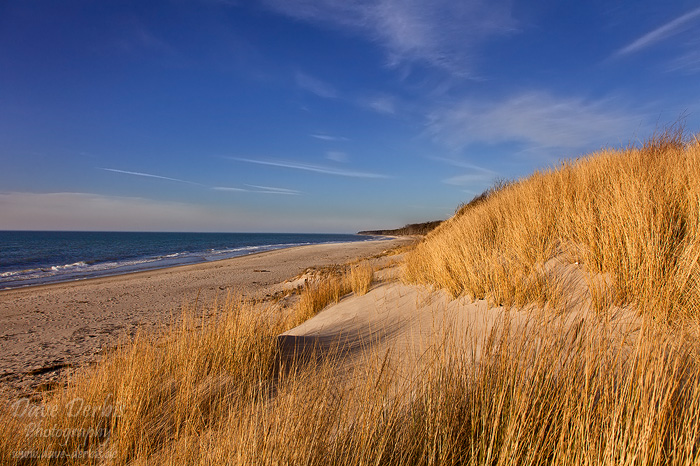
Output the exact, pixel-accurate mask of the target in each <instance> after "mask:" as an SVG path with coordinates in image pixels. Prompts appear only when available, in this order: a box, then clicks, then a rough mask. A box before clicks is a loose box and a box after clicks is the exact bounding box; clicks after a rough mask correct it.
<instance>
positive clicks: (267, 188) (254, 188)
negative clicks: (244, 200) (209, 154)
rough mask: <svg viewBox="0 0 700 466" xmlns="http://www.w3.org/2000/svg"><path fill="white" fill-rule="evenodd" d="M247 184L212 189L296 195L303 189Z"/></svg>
mask: <svg viewBox="0 0 700 466" xmlns="http://www.w3.org/2000/svg"><path fill="white" fill-rule="evenodd" d="M246 186H247V187H248V188H238V187H233V186H214V187H212V188H211V189H213V190H214V191H225V192H234V193H253V194H285V195H294V196H298V195H299V194H301V191H297V190H296V189H287V188H275V187H272V186H258V185H253V184H247V185H246ZM250 188H252V189H250Z"/></svg>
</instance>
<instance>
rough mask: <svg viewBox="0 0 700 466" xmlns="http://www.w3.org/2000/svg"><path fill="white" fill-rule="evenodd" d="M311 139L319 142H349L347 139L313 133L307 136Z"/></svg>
mask: <svg viewBox="0 0 700 466" xmlns="http://www.w3.org/2000/svg"><path fill="white" fill-rule="evenodd" d="M309 136H311V137H312V138H315V139H320V140H321V141H333V142H344V141H349V139H348V138H346V137H344V136H331V135H330V134H323V133H315V134H309Z"/></svg>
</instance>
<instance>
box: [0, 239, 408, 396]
mask: <svg viewBox="0 0 700 466" xmlns="http://www.w3.org/2000/svg"><path fill="white" fill-rule="evenodd" d="M410 241H411V240H406V239H392V240H383V241H367V242H360V243H343V244H326V245H313V246H302V247H296V248H290V249H283V250H278V251H270V252H265V253H260V254H254V255H249V256H243V257H237V258H234V259H228V260H222V261H216V262H209V263H204V264H196V265H187V266H181V267H173V268H168V269H161V270H153V271H146V272H138V273H132V274H127V275H119V276H115V277H106V278H96V279H90V280H82V281H74V282H67V283H57V284H52V285H44V286H35V287H28V288H22V289H15V290H4V291H0V371H1V372H0V394H3V395H5V396H17V395H25V394H27V393H29V392H31V391H33V390H35V389H37V388H41V387H42V386H43V385H45V384H50V383H51V382H53V381H55V380H56V379H57V378H58V377H60V376H61V375H62V374H64V373H65V372H66V370H68V369H69V368H70V367H77V366H80V365H83V364H86V363H89V362H92V361H94V360H95V359H96V358H97V356H98V355H99V353H100V352H101V351H102V350H103V349H105V348H109V347H111V346H113V345H115V344H116V343H118V342H119V340H120V338H122V337H124V336H131V335H133V334H134V333H135V332H136V331H137V329H139V330H141V329H142V330H145V331H149V330H151V329H154V328H158V327H161V326H164V325H167V324H168V323H169V322H171V321H172V320H173V319H177V317H178V315H179V313H180V311H181V309H182V306H183V305H185V306H189V307H192V306H194V304H195V301H197V302H198V303H200V305H201V306H203V305H206V303H211V302H212V301H213V299H215V298H216V297H221V298H223V297H225V296H226V295H227V294H228V293H229V292H235V293H239V294H243V295H245V296H247V297H256V298H265V297H266V296H270V295H272V294H274V293H277V292H279V291H282V290H283V289H284V288H285V281H287V280H289V279H291V278H293V277H295V276H297V275H299V274H300V273H302V272H303V271H304V270H306V269H307V268H309V267H322V266H327V265H332V264H343V263H346V262H348V261H351V260H353V259H356V258H360V257H368V256H372V255H376V254H379V253H381V252H383V251H386V250H388V249H391V248H393V247H396V246H399V245H403V244H407V243H408V242H410Z"/></svg>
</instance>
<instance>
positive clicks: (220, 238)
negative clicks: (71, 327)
mask: <svg viewBox="0 0 700 466" xmlns="http://www.w3.org/2000/svg"><path fill="white" fill-rule="evenodd" d="M376 239H377V237H370V236H358V235H338V234H291V233H290V234H286V233H126V232H79V231H0V289H5V288H16V287H23V286H29V285H38V284H46V283H54V282H63V281H71V280H81V279H85V278H92V277H101V276H106V275H118V274H123V273H129V272H137V271H142V270H151V269H159V268H164V267H172V266H176V265H183V264H196V263H199V262H208V261H215V260H220V259H228V258H231V257H236V256H243V255H246V254H253V253H257V252H263V251H270V250H273V249H282V248H289V247H293V246H302V245H308V244H323V243H340V242H351V241H372V240H376Z"/></svg>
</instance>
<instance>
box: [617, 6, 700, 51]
mask: <svg viewBox="0 0 700 466" xmlns="http://www.w3.org/2000/svg"><path fill="white" fill-rule="evenodd" d="M698 19H700V8H696V9H694V10H692V11H689V12H688V13H686V14H684V15H681V16H679V17H678V18H676V19H674V20H672V21H669V22H668V23H666V24H664V25H662V26H660V27H658V28H656V29H654V30H653V31H650V32H648V33H646V34H644V35H643V36H641V37H639V38H638V39H636V40H634V41H633V42H631V43H629V44H627V45H626V46H624V47H622V48H621V49H619V50H618V51H617V52H615V54H614V55H613V56H618V57H619V56H623V55H629V54H632V53H636V52H639V51H640V50H643V49H645V48H647V47H650V46H652V45H654V44H656V43H658V42H661V41H663V40H665V39H668V38H669V37H671V36H674V35H676V34H679V33H681V32H683V31H685V30H686V29H688V28H690V27H691V25H692V23H693V22H694V21H697V20H698Z"/></svg>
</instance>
